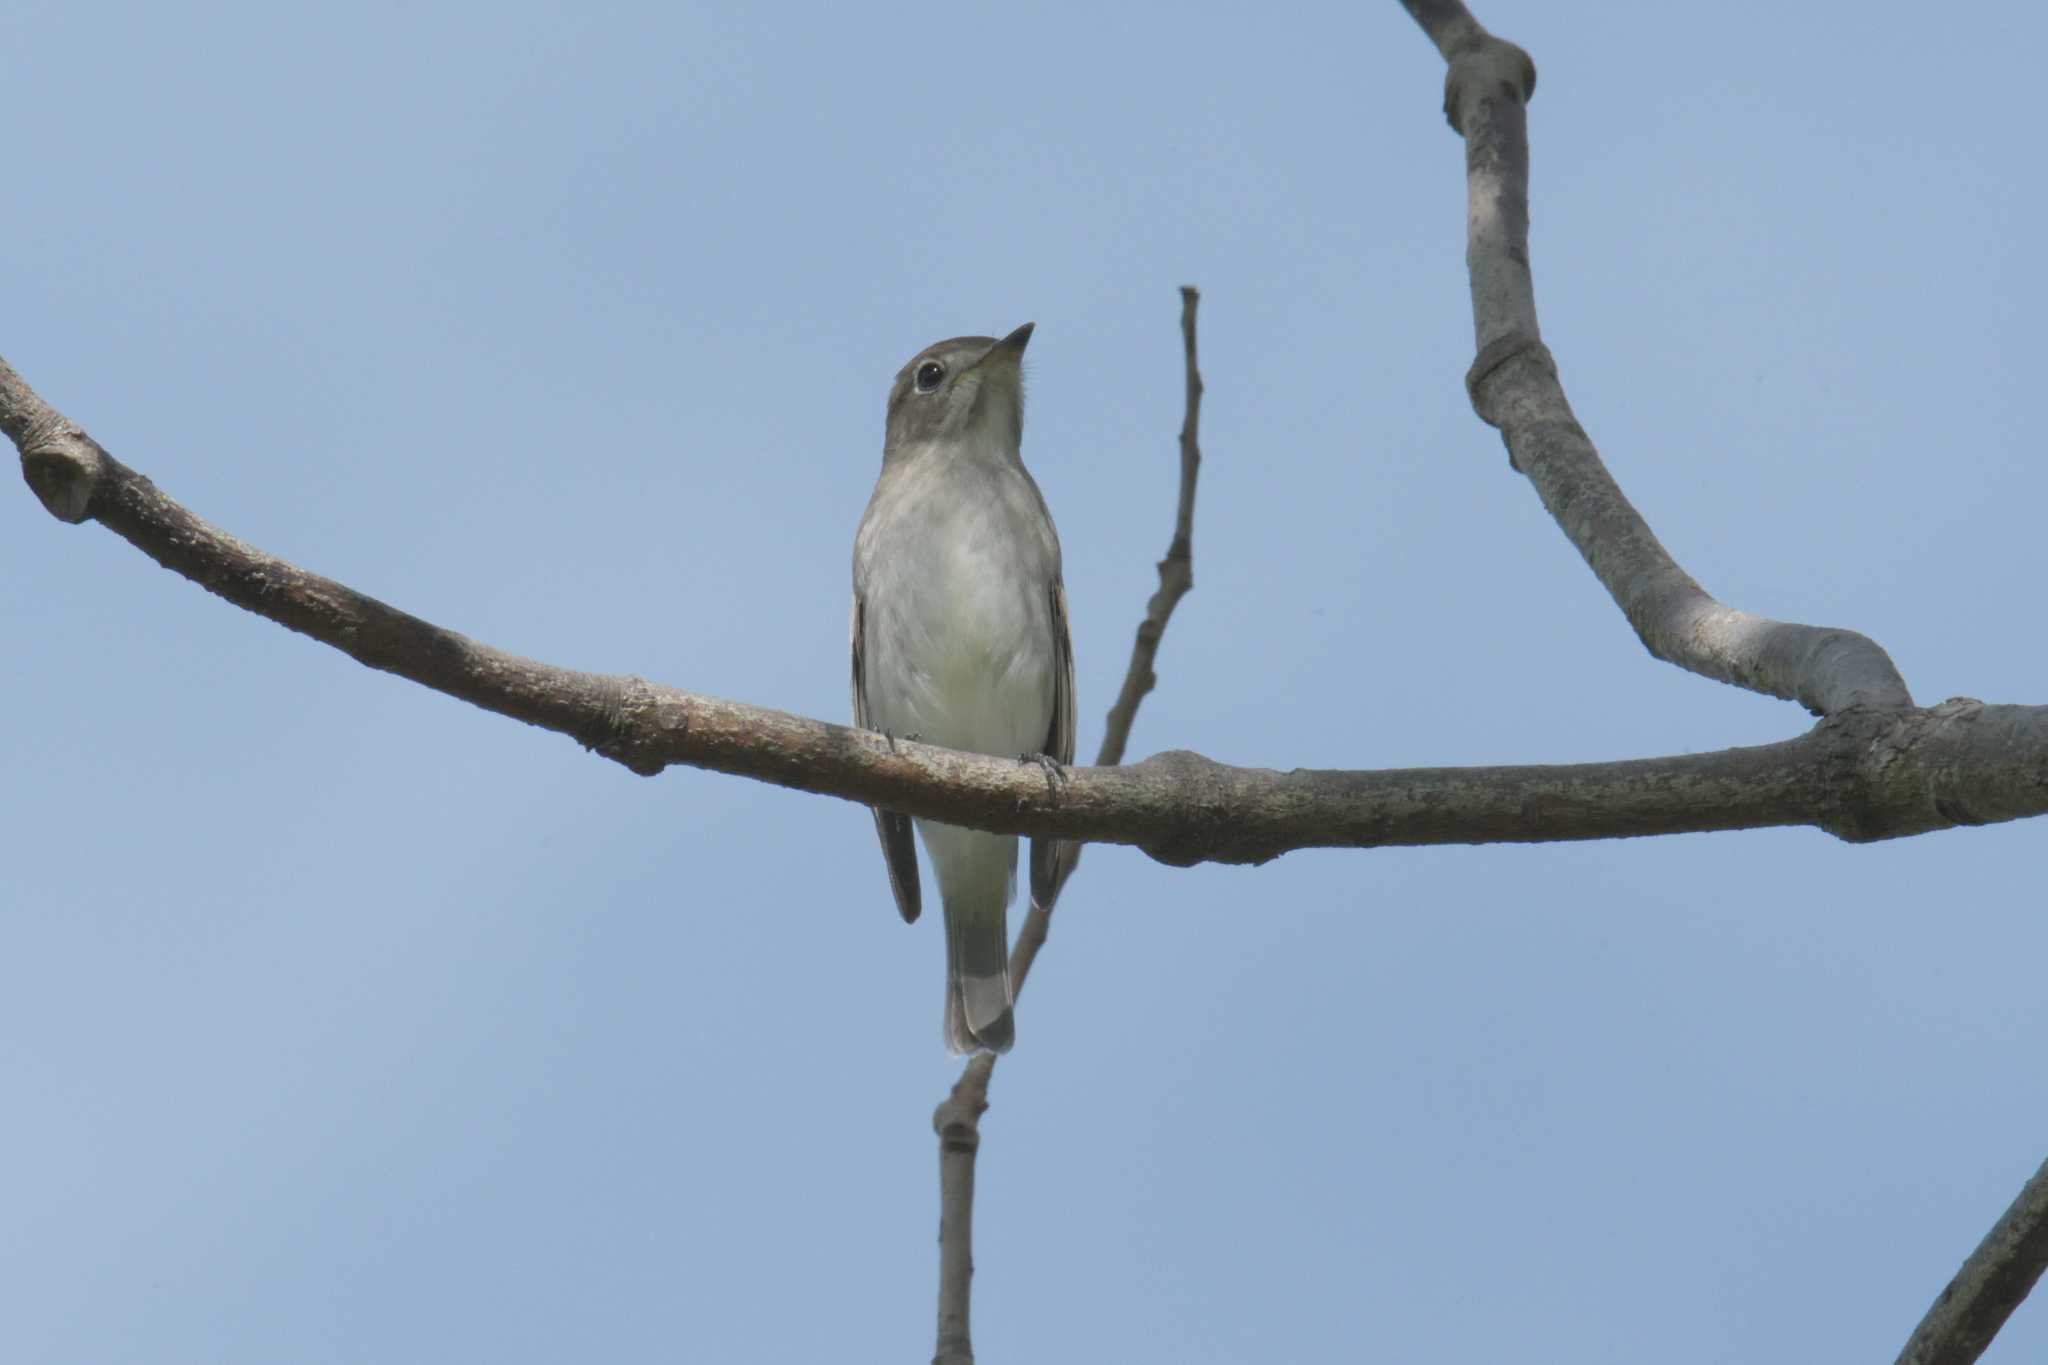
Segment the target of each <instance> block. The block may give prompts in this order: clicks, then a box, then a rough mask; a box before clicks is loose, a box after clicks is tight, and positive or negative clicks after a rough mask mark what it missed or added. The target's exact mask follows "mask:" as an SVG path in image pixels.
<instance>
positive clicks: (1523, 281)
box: [1403, 0, 1913, 715]
mask: <svg viewBox="0 0 2048 1365" xmlns="http://www.w3.org/2000/svg"><path fill="white" fill-rule="evenodd" d="M1403 4H1404V5H1405V7H1406V8H1407V10H1408V12H1409V14H1410V15H1412V16H1414V18H1415V21H1416V22H1417V23H1418V24H1420V25H1421V26H1422V28H1423V30H1424V31H1425V32H1426V33H1428V34H1429V36H1430V39H1431V41H1433V42H1434V43H1435V44H1436V45H1437V49H1438V50H1439V51H1440V52H1442V53H1443V56H1444V60H1445V61H1446V62H1448V63H1449V64H1450V70H1449V72H1448V73H1447V74H1446V76H1445V80H1444V113H1445V115H1446V116H1447V117H1448V118H1449V119H1450V122H1451V126H1452V127H1453V128H1455V129H1457V130H1458V131H1459V132H1460V133H1462V134H1463V135H1464V138H1465V186H1466V202H1467V216H1466V237H1465V263H1466V267H1467V269H1468V270H1469V272H1470V274H1471V277H1472V323H1473V330H1474V333H1475V339H1476V343H1477V346H1478V351H1479V354H1478V358H1477V359H1475V360H1474V361H1473V362H1472V368H1471V370H1470V371H1469V372H1468V373H1467V374H1466V376H1465V385H1466V389H1467V391H1468V392H1469V394H1470V395H1471V398H1472V406H1473V408H1474V410H1476V411H1477V412H1478V414H1479V416H1480V418H1481V419H1482V420H1484V421H1485V422H1486V423H1487V424H1488V425H1490V426H1493V427H1497V428H1499V430H1500V433H1501V439H1502V440H1503V441H1504V442H1505V443H1506V445H1507V448H1508V458H1509V461H1510V462H1511V463H1512V464H1513V465H1514V467H1515V468H1516V469H1518V470H1520V471H1521V472H1522V473H1524V474H1526V475H1528V476H1529V481H1530V482H1531V483H1533V484H1534V485H1535V486H1536V492H1537V494H1538V496H1540V497H1541V498H1542V500H1543V506H1544V508H1545V510H1547V511H1548V512H1549V513H1550V515H1551V516H1552V517H1553V518H1555V519H1556V521H1557V524H1558V525H1559V526H1560V527H1562V528H1563V529H1564V533H1565V535H1566V536H1568V537H1569V538H1570V539H1571V542H1572V544H1573V545H1575V546H1576V547H1578V551H1579V553H1580V554H1581V555H1583V556H1584V557H1585V560H1586V563H1587V565H1588V566H1590V567H1591V568H1592V570H1593V572H1594V574H1595V575H1596V576H1597V577H1598V578H1599V580H1600V582H1601V584H1602V585H1603V586H1604V587H1605V588H1606V589H1607V591H1608V593H1609V595H1610V596H1612V597H1613V598H1614V601H1615V604H1616V605H1617V606H1619V607H1620V608H1621V609H1622V613H1623V614H1624V615H1625V616H1627V618H1628V622H1629V625H1631V626H1632V627H1634V629H1635V632H1636V634H1637V636H1638V637H1640V638H1641V640H1642V642H1643V644H1644V646H1645V647H1646V648H1648V649H1649V651H1650V653H1651V654H1653V655H1655V656H1656V657H1657V658H1659V659H1663V660H1664V661H1666V662H1667V663H1673V664H1676V665H1678V666H1679V667H1680V668H1684V669H1689V670H1690V671H1692V672H1694V673H1700V674H1704V675H1705V676H1707V677H1709V678H1715V679H1718V680H1720V681H1721V682H1725V683H1732V684H1734V685H1735V686H1737V687H1746V688H1748V689H1750V690H1751V691H1754V692H1763V693H1767V694H1769V695H1770V696H1774V697H1785V698H1788V699H1793V700H1797V701H1799V702H1800V703H1802V704H1803V705H1805V707H1806V708H1807V709H1808V710H1809V711H1812V712H1813V713H1815V714H1816V715H1833V714H1835V713H1836V712H1838V711H1844V710H1847V709H1848V708H1850V707H1854V706H1890V707H1903V706H1911V705H1912V704H1913V698H1912V696H1911V694H1910V693H1908V691H1907V690H1906V684H1905V682H1904V680H1902V679H1901V678H1900V677H1899V672H1898V670H1897V669H1896V668H1895V667H1893V665H1892V661H1891V659H1890V657H1889V656H1888V655H1886V653H1885V652H1884V650H1883V649H1881V648H1879V647H1878V645H1876V644H1875V643H1874V642H1872V641H1871V640H1869V639H1867V638H1865V637H1864V636H1862V635H1858V634H1856V633H1855V632H1854V631H1848V630H1836V629H1831V628H1825V627H1817V626H1803V625H1790V624H1787V623H1785V622H1781V621H1772V620H1768V619H1766V618H1764V617H1761V616H1752V615H1750V614H1749V613H1748V612H1743V611H1736V610H1735V609H1733V608H1731V607H1725V606H1723V605H1721V604H1720V603H1719V602H1717V601H1715V600H1714V599H1713V598H1712V597H1711V596H1709V595H1708V594H1707V592H1706V590H1705V589H1703V588H1701V587H1700V585H1699V584H1698V583H1696V582H1694V581H1693V579H1692V577H1691V576H1690V575H1688V574H1687V573H1686V572H1685V570H1683V569H1681V568H1680V567H1679V566H1678V564H1677V562H1676V561H1674V560H1673V559H1672V558H1671V555H1670V554H1669V552H1667V551H1666V550H1665V548H1664V547H1663V545H1661V544H1660V543H1658V540H1657V537H1656V535H1655V534H1654V533H1653V532H1652V531H1651V530H1650V527H1649V525H1648V523H1646V522H1645V521H1644V520H1643V518H1642V516H1641V515H1640V514H1639V513H1638V512H1637V511H1636V509H1635V508H1634V507H1633V506H1631V505H1630V503H1629V500H1628V498H1627V497H1626V496H1625V495H1624V494H1623V493H1622V491H1621V488H1620V486H1619V485H1617V484H1616V483H1615V481H1614V478H1613V476H1612V475H1610V474H1609V473H1608V472H1607V467H1606V466H1605V465H1604V464H1602V463H1601V460H1600V455H1599V452H1598V451H1596V450H1595V449H1594V448H1593V442H1592V440H1591V439H1590V438H1589V437H1588V436H1587V435H1586V432H1585V429H1584V428H1583V427H1581V426H1580V425H1579V423H1578V421H1577V419H1576V418H1575V417H1573V415H1572V410H1571V405H1570V404H1569V403H1568V402H1566V401H1565V395H1564V389H1563V386H1562V385H1560V384H1559V383H1558V378H1557V364H1556V361H1555V360H1553V359H1552V357H1551V354H1550V351H1549V350H1548V349H1547V348H1546V347H1545V346H1544V344H1543V339H1542V335H1541V333H1540V332H1539V330H1538V328H1537V324H1536V297H1535V290H1534V285H1533V283H1532V281H1531V279H1530V274H1529V136H1528V122H1527V116H1526V103H1527V100H1528V98H1529V96H1530V94H1531V93H1533V92H1534V90H1535V88H1536V67H1535V64H1534V63H1533V62H1531V61H1530V59H1529V54H1528V53H1526V52H1524V51H1523V50H1522V49H1521V48H1519V47H1516V46H1515V45H1514V44H1512V43H1507V42H1503V41H1502V40H1500V39H1499V38H1496V37H1494V36H1493V35H1492V34H1490V33H1488V32H1487V31H1486V30H1485V29H1484V28H1482V27H1481V26H1480V24H1479V22H1478V21H1477V20H1476V19H1474V18H1473V17H1472V15H1471V14H1470V12H1469V11H1467V10H1466V8H1465V6H1464V5H1463V4H1461V3H1458V0H1403Z"/></svg>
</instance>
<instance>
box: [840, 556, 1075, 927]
mask: <svg viewBox="0 0 2048 1365" xmlns="http://www.w3.org/2000/svg"><path fill="white" fill-rule="evenodd" d="M866 615H867V613H866V610H865V608H864V606H863V605H862V603H861V600H860V594H859V593H855V594H854V596H853V723H854V724H855V725H858V726H859V727H861V728H862V729H863V730H865V729H867V728H868V684H867V676H868V672H867V660H866V657H865V656H866V652H867V633H866V631H865V630H864V629H863V626H864V624H865V621H866ZM1064 625H1065V622H1064V618H1063V619H1062V630H1064ZM1067 667H1068V674H1069V680H1068V691H1069V692H1071V691H1072V690H1073V683H1072V670H1073V665H1072V664H1071V663H1069V664H1068V666H1067ZM1067 743H1068V744H1069V746H1071V745H1072V743H1073V737H1072V733H1071V731H1070V732H1069V735H1068V739H1067ZM874 817H875V834H876V836H877V837H878V838H880V839H881V841H882V861H883V862H884V863H886V864H887V865H888V868H889V889H890V890H891V891H893V892H895V893H896V910H897V913H899V914H901V915H902V916H903V922H904V923H905V924H911V923H915V922H916V920H917V914H918V911H919V910H920V909H922V908H923V907H922V906H921V904H920V903H919V894H918V886H917V844H916V843H915V841H914V840H913V839H912V838H911V834H910V817H909V816H907V815H898V814H897V813H896V812H895V811H892V810H882V809H880V808H879V807H877V808H875V810H874ZM1034 866H1035V865H1034ZM1036 875H1037V874H1036V872H1034V873H1033V876H1034V878H1035V877H1036Z"/></svg>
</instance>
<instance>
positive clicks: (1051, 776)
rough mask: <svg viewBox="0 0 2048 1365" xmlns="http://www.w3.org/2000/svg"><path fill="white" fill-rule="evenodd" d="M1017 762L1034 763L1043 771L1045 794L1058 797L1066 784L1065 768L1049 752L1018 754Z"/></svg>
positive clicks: (1054, 797) (1055, 798)
mask: <svg viewBox="0 0 2048 1365" xmlns="http://www.w3.org/2000/svg"><path fill="white" fill-rule="evenodd" d="M1017 761H1018V762H1019V763H1036V764H1037V765H1038V766H1039V768H1040V769H1041V770H1042V771H1043V772H1044V773H1045V791H1046V795H1048V796H1050V797H1052V798H1053V799H1054V800H1057V799H1059V794H1060V791H1061V789H1063V788H1064V787H1065V786H1066V785H1067V770H1066V768H1065V767H1064V766H1063V765H1062V764H1061V763H1060V761H1059V760H1058V759H1056V758H1054V757H1053V756H1052V755H1051V754H1018V755H1017Z"/></svg>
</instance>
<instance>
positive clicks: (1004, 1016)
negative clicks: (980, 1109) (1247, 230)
mask: <svg viewBox="0 0 2048 1365" xmlns="http://www.w3.org/2000/svg"><path fill="white" fill-rule="evenodd" d="M1031 327H1032V324H1030V323H1028V322H1027V323H1025V324H1024V325H1023V326H1022V327H1019V328H1018V329H1017V330H1016V331H1014V332H1012V333H1010V334H1009V335H1008V336H1006V337H1004V338H1003V339H1002V340H1001V341H997V340H996V339H995V338H993V337H955V338H953V339H952V340H951V341H941V342H939V343H937V344H936V345H932V346H927V347H926V348H925V349H924V350H922V351H919V352H918V353H917V354H916V355H915V356H912V357H911V359H910V363H909V364H907V365H905V366H904V367H903V368H902V369H901V370H900V371H898V372H897V375H896V383H895V385H894V387H892V388H891V389H890V390H889V419H888V429H887V435H886V436H885V437H884V439H883V443H882V474H881V477H880V478H879V479H877V480H876V482H875V492H874V496H873V497H871V498H870V499H869V500H868V508H867V512H866V513H865V514H864V515H863V516H862V517H861V521H860V532H859V534H858V535H857V536H856V537H855V538H854V543H853V720H854V724H856V725H859V726H863V727H865V728H867V729H871V730H881V731H885V732H887V733H888V734H891V735H895V736H899V737H901V738H905V739H918V740H922V741H924V742H925V743H927V744H940V745H944V746H945V747H947V748H949V749H965V750H969V751H971V752H974V753H981V754H993V755H997V756H1006V757H1011V758H1025V757H1033V756H1042V757H1044V758H1049V759H1051V760H1053V761H1054V762H1057V763H1061V764H1066V763H1071V762H1073V761H1074V655H1073V650H1072V648H1071V646H1070V645H1069V643H1068V640H1067V591H1066V588H1065V586H1064V585H1063V584H1062V583H1061V582H1060V539H1059V533H1058V532H1057V531H1055V530H1054V529H1053V524H1052V514H1051V513H1050V512H1048V511H1046V508H1045V499H1044V497H1043V496H1041V495H1040V494H1039V491H1038V485H1037V484H1036V483H1034V482H1032V479H1031V475H1030V474H1029V473H1028V472H1027V471H1026V470H1025V468H1024V459H1023V455H1022V453H1021V448H1022V445H1023V441H1024V375H1023V369H1022V362H1023V356H1024V346H1025V344H1026V343H1027V342H1029V341H1030V340H1031ZM916 824H917V829H918V832H919V833H920V834H922V835H923V836H924V846H925V851H926V853H928V854H929V855H930V856H931V861H932V871H933V872H934V873H935V874H937V876H938V879H939V895H940V897H941V898H942V899H943V901H944V902H945V910H946V1046H947V1047H948V1048H949V1049H951V1050H952V1051H953V1052H955V1053H966V1052H978V1051H983V1050H986V1051H989V1052H1007V1051H1008V1050H1009V1048H1010V1043H1011V1041H1012V1040H1013V1039H1014V1037H1015V1036H1016V1030H1015V1026H1014V1025H1013V1023H1012V1021H1011V1017H1010V1004H1011V994H1010V966H1009V963H1010V936H1009V930H1008V925H1007V922H1006V920H1007V914H1006V912H1007V911H1008V909H1009V905H1010V897H1011V895H1012V893H1013V892H1014V890H1015V887H1016V881H1017V836H1016V835H1014V834H985V833H983V832H981V831H980V830H972V829H961V828H959V827H957V826H954V825H942V824H938V823H936V822H935V821H931V820H923V819H920V820H918V821H917V822H916ZM910 827H911V820H910V817H908V816H904V815H898V814H896V813H895V812H893V811H886V810H877V811H875V830H876V832H877V833H878V834H880V835H881V839H882V856H883V858H884V859H885V860H886V862H887V863H888V867H889V886H890V889H891V890H893V891H894V892H895V893H896V908H897V909H898V910H899V911H901V912H902V914H903V918H904V919H905V920H906V921H908V920H915V919H916V918H917V912H918V908H919V901H918V881H917V850H916V849H915V848H914V847H913V846H912V844H911V839H910ZM1063 857H1064V854H1063V851H1062V846H1061V844H1060V842H1059V841H1058V840H1057V839H1033V840H1032V841H1031V896H1032V899H1033V900H1034V901H1035V902H1037V903H1040V904H1044V903H1047V902H1048V901H1050V899H1051V897H1052V894H1053V891H1054V890H1055V889H1056V887H1057V886H1058V882H1059V875H1060V865H1061V862H1062V860H1063Z"/></svg>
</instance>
